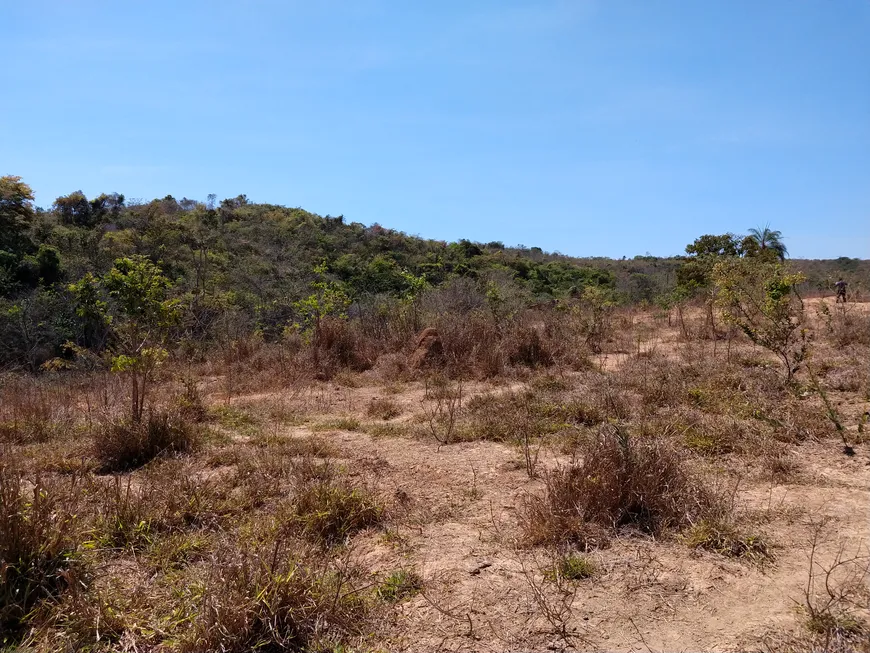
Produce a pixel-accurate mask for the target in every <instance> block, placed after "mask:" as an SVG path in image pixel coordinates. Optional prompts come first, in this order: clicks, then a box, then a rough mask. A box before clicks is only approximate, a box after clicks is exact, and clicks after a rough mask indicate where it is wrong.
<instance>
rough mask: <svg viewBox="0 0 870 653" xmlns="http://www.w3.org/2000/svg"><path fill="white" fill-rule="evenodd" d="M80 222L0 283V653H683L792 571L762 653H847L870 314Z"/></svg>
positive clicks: (136, 214) (721, 243)
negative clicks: (790, 625) (789, 609)
mask: <svg viewBox="0 0 870 653" xmlns="http://www.w3.org/2000/svg"><path fill="white" fill-rule="evenodd" d="M4 183H6V184H7V185H9V184H10V183H12V182H8V181H7V182H4ZM18 183H19V182H14V183H13V186H14V187H15V188H17V189H18V191H22V188H21V187H20V186H17V185H16V184H18ZM24 190H25V191H26V189H24ZM17 197H19V200H20V201H19V203H21V202H23V203H24V204H22V207H23V208H22V210H24V211H25V213H27V202H29V201H30V200H28V199H27V193H26V192H23V194H22V193H19V194H18V195H17ZM98 199H99V198H98ZM83 200H84V198H83V196H81V197H78V196H76V197H73V196H70V197H67V198H59V201H58V204H57V206H56V207H54V208H52V209H51V210H50V211H46V212H42V213H40V214H39V216H40V217H39V218H38V221H39V225H38V228H37V226H36V225H35V224H34V225H32V227H33V228H29V227H28V228H22V229H19V230H17V231H16V234H17V235H16V238H23V239H24V241H21V242H22V243H23V244H22V247H23V249H19V250H16V253H14V254H13V256H14V257H17V258H15V260H14V261H12V262H11V263H10V262H9V261H11V259H9V260H7V259H6V258H2V256H5V255H2V256H0V267H2V268H3V270H7V271H8V270H13V273H12V276H9V275H8V274H7V272H2V273H0V295H2V299H0V365H3V372H2V374H0V600H2V601H3V602H2V604H0V629H2V635H0V642H2V644H0V648H3V647H6V648H7V649H10V650H16V649H20V650H28V651H29V650H33V651H34V652H39V651H56V650H64V651H67V650H83V651H92V652H93V653H102V652H103V651H109V650H120V649H122V648H123V649H125V650H140V651H157V650H159V651H169V652H171V651H189V652H196V651H212V650H222V651H246V650H251V649H254V650H259V649H262V650H290V651H295V650H314V651H338V650H345V651H347V650H368V649H373V650H375V649H390V650H392V649H397V648H402V647H404V648H407V647H408V646H409V645H411V646H412V647H413V645H417V642H419V645H420V646H422V647H428V648H433V649H434V648H439V647H443V648H456V649H459V648H468V647H469V646H470V647H472V648H481V649H483V648H486V649H488V650H489V649H492V650H501V649H507V648H511V649H514V648H516V649H526V648H528V649H530V650H532V649H534V650H539V649H540V650H543V649H545V648H547V647H553V648H558V647H567V646H573V647H580V646H581V645H582V646H587V647H588V648H590V649H593V648H608V647H609V646H610V645H612V646H613V647H615V648H626V649H628V648H639V647H641V646H645V647H646V648H647V649H648V650H656V649H657V648H667V646H665V645H661V646H659V645H660V644H661V642H660V641H659V640H655V641H653V639H650V640H649V641H646V638H654V637H655V633H656V625H657V623H658V622H657V619H658V618H659V615H661V614H664V612H663V611H662V610H664V608H665V605H666V606H667V609H666V612H667V613H668V615H672V616H673V618H674V619H677V620H680V623H685V624H686V629H685V630H686V633H688V634H687V635H686V636H685V637H686V639H684V640H681V642H689V641H690V642H692V643H693V644H692V645H691V646H690V645H688V644H687V645H685V646H684V648H687V649H688V648H699V647H700V648H704V647H705V646H709V645H710V642H711V641H713V640H712V639H707V640H702V639H700V635H698V637H699V638H697V639H692V637H695V631H697V632H698V633H701V632H703V633H706V634H707V635H709V632H708V631H709V629H708V630H705V628H707V624H706V623H705V622H704V621H703V615H704V614H705V613H706V611H707V609H708V608H711V607H715V610H716V613H717V615H723V614H728V611H729V610H731V609H732V608H733V607H734V606H735V605H743V604H744V603H745V597H746V587H747V583H750V584H751V585H752V584H754V583H756V582H757V583H763V584H764V585H765V587H767V585H768V584H770V585H771V595H770V596H773V590H774V589H775V590H777V591H778V590H779V589H781V588H782V587H784V585H783V583H784V581H783V580H782V578H781V576H782V573H781V572H783V571H785V570H789V569H791V568H793V567H794V566H795V564H796V560H798V559H799V558H800V556H802V555H804V554H805V553H806V552H807V549H808V547H809V549H810V550H811V551H815V552H816V553H814V554H813V555H814V556H815V557H814V561H815V562H816V563H818V562H821V561H824V564H823V565H821V564H814V566H813V569H814V571H813V572H812V573H813V578H812V579H811V582H810V584H809V585H808V589H807V591H806V592H805V596H804V597H791V598H795V599H796V600H797V601H798V602H799V603H800V606H801V608H800V610H801V612H800V615H801V618H800V624H799V625H800V630H799V631H798V632H797V633H796V634H794V636H793V637H792V635H789V637H791V639H789V638H786V637H785V636H784V635H783V636H782V637H780V639H776V640H773V639H772V640H770V641H771V642H775V645H774V644H771V647H772V650H794V651H811V650H838V651H861V650H864V649H866V646H864V644H863V642H864V640H865V639H866V634H867V626H866V624H867V623H868V620H870V614H868V612H867V610H866V600H865V598H866V591H867V590H866V573H864V571H863V570H865V568H863V567H861V566H860V562H861V559H859V558H860V556H859V558H856V557H855V556H850V555H846V554H845V551H846V550H847V549H845V548H844V549H842V554H838V553H837V551H840V549H839V548H837V547H839V546H841V545H842V546H844V547H845V546H846V539H847V538H850V539H849V541H850V542H851V543H852V544H850V546H853V545H854V540H855V539H857V538H860V537H861V536H863V535H866V533H865V530H866V529H865V526H864V524H865V523H866V519H865V518H867V517H868V515H867V514H866V507H865V506H866V505H867V502H866V496H865V494H866V485H867V483H866V481H867V473H868V472H867V469H868V468H867V466H866V465H864V463H865V462H866V454H867V452H866V449H865V445H866V441H867V440H866V430H867V428H866V423H867V415H868V403H867V402H868V400H870V394H868V392H870V386H868V382H870V377H868V376H867V371H866V369H865V367H866V365H865V361H866V360H867V359H868V357H870V350H868V347H870V341H868V340H867V338H866V337H865V336H864V335H863V333H864V331H866V329H863V328H862V327H863V326H866V324H865V323H866V319H867V311H866V305H865V304H861V303H860V302H854V303H853V302H851V301H850V303H849V304H848V305H847V306H845V305H841V304H836V305H835V304H833V302H832V301H831V300H828V301H827V302H826V301H825V300H824V299H819V298H818V297H809V295H811V294H812V292H809V291H812V288H811V287H810V286H811V285H812V284H816V286H817V287H818V285H819V283H820V282H819V279H822V278H823V277H824V274H826V273H825V270H826V269H828V268H825V267H824V266H822V267H818V269H816V268H815V267H813V266H809V263H806V262H804V263H802V262H789V263H788V264H786V263H785V262H783V261H782V260H781V257H780V256H779V253H780V250H779V249H778V248H777V247H776V241H777V234H776V233H772V232H771V231H770V230H768V233H766V234H765V233H764V230H758V231H759V234H758V235H759V236H760V238H761V239H762V240H763V241H764V242H763V243H761V242H760V241H759V240H758V239H757V238H752V239H750V240H746V239H742V238H741V237H739V236H734V235H731V234H725V235H722V236H702V237H701V238H699V239H697V240H696V241H695V242H694V243H692V244H691V245H690V246H689V247H687V252H686V253H687V256H686V257H683V258H680V259H679V260H662V259H653V258H652V257H649V260H647V259H646V258H642V259H636V260H634V261H624V262H616V261H606V260H600V261H591V260H590V261H576V260H573V259H569V258H567V257H561V256H557V255H548V254H545V253H544V252H539V251H535V252H532V251H531V250H525V249H515V250H514V249H510V248H504V247H503V246H501V245H500V244H499V243H491V244H488V245H481V244H475V243H470V242H465V241H463V242H460V243H453V244H446V245H445V244H441V243H433V242H430V241H423V240H420V239H415V238H410V237H406V236H404V235H402V234H398V233H396V232H391V231H389V230H386V229H381V228H379V227H378V228H375V227H370V228H366V227H362V226H361V225H348V224H344V222H343V221H342V220H340V219H337V218H320V217H318V216H313V215H311V214H308V213H305V212H304V211H301V210H298V209H294V210H290V209H283V208H281V207H265V206H262V205H253V204H250V203H248V202H247V200H246V199H245V198H235V199H233V200H231V201H226V202H225V203H223V204H221V205H220V206H217V207H215V206H212V207H211V208H210V207H208V206H205V205H200V204H197V203H195V202H193V203H191V202H187V203H185V204H183V203H182V202H177V201H175V200H173V199H171V198H169V199H165V200H159V201H157V202H154V203H151V204H144V205H134V206H125V205H124V203H123V202H122V201H121V200H120V198H117V197H116V198H114V199H113V198H112V197H109V196H106V197H104V198H103V199H100V200H99V201H96V200H94V201H86V200H85V201H84V203H83ZM93 202H96V204H94V203H93ZM182 204H183V205H182ZM85 205H87V207H89V208H87V209H85V208H84V207H85ZM101 207H102V208H101ZM31 208H32V207H31ZM32 214H33V215H32V216H31V218H28V219H33V220H35V219H36V212H35V211H32ZM28 215H30V214H29V213H28ZM77 216H78V217H77ZM82 216H84V217H82ZM88 216H89V217H88ZM290 234H292V238H291V237H290ZM83 238H84V239H87V238H91V239H92V240H89V241H87V243H89V244H86V241H85V240H82V239H83ZM28 239H29V240H30V245H27V243H26V242H25V241H27V240H28ZM77 243H78V244H77ZM158 243H159V245H158ZM28 248H29V249H28ZM50 248H54V249H50ZM805 263H806V264H805ZM7 264H8V265H7ZM9 265H12V268H10V267H9ZM819 265H820V266H821V265H822V264H819ZM844 265H846V263H844ZM3 266H6V267H3ZM19 266H23V267H22V268H21V269H22V270H24V269H26V270H30V271H31V272H33V273H34V274H36V273H37V271H38V274H39V275H41V276H39V277H38V278H31V277H29V276H27V275H24V273H23V272H22V273H19V272H17V270H18V269H19ZM808 266H809V267H808ZM848 266H850V267H849V268H848V270H849V274H853V275H855V280H854V285H855V287H857V286H859V285H860V283H861V282H860V280H859V279H858V277H860V274H862V272H861V270H863V269H864V267H863V262H857V263H854V262H852V261H848ZM800 267H803V269H804V270H805V272H806V275H807V277H808V278H809V279H811V281H810V282H803V281H801V280H800V278H799V277H798V276H796V268H800ZM845 269H846V268H844V270H845ZM4 275H6V276H4ZM88 275H90V276H88ZM254 279H255V280H256V283H255V282H254V281H253V280H254ZM850 279H852V277H850ZM10 280H12V281H10ZM850 283H853V281H850ZM4 284H5V285H4ZM70 284H72V285H74V286H75V289H73V290H71V289H70ZM851 287H852V286H850V288H851ZM143 293H144V295H145V297H144V299H143V302H144V303H143V304H142V305H140V304H139V303H137V296H138V295H139V294H143ZM797 293H800V297H803V298H804V299H801V298H800V297H799V296H798V294H797ZM74 297H75V298H76V302H77V303H74V302H73V301H72V300H73V298H74ZM146 300H147V301H146ZM802 301H803V303H804V306H803V307H802V306H801V302H802ZM747 302H748V303H747ZM757 302H760V304H758V305H756V303H757ZM651 306H653V307H651ZM76 307H77V308H78V313H76V312H75V310H76ZM744 309H746V310H744ZM421 333H422V334H425V337H424V338H422V341H425V342H426V343H428V344H427V345H426V346H427V347H428V346H431V349H432V351H431V352H430V351H429V350H426V351H422V352H420V351H417V349H418V345H419V344H420V342H421V338H419V337H418V336H419V335H420V334H421ZM137 341H138V342H139V343H140V344H141V347H139V346H138V345H136V342H137ZM435 342H437V343H438V344H437V346H436V345H434V344H433V343H435ZM146 350H149V351H146ZM430 354H431V355H430ZM122 357H126V358H122ZM113 361H114V362H113ZM113 365H114V368H115V372H114V373H113V372H112V367H113ZM786 368H788V369H786ZM780 370H783V371H784V372H785V373H780ZM840 444H847V445H848V447H849V448H850V451H851V453H852V454H853V455H852V456H851V457H848V458H846V457H844V456H842V453H841V451H842V449H841V448H840ZM723 488H727V491H725V490H723ZM812 511H822V512H825V513H828V514H830V515H831V517H830V521H827V522H824V524H823V525H821V526H812V525H811V523H810V520H809V519H807V515H811V512H812ZM862 520H863V521H862ZM862 529H864V530H862ZM834 533H837V534H839V536H840V537H842V538H843V542H842V543H836V544H831V545H825V546H830V547H833V549H831V548H824V547H822V546H821V545H820V544H812V543H811V544H810V545H807V542H812V541H816V540H818V542H821V541H822V539H823V538H822V535H833V534H834ZM813 538H815V540H813ZM823 549H824V551H823ZM832 551H833V553H832ZM862 551H863V550H862ZM774 553H775V555H774ZM838 555H839V557H837V556H838ZM862 555H863V553H862ZM831 561H833V562H831ZM747 563H752V564H747ZM714 568H715V570H714ZM847 569H848V570H851V571H850V572H849V574H845V575H844V571H845V570H847ZM862 573H863V574H864V576H862ZM761 574H765V576H764V578H761V576H760V575H761ZM424 575H425V582H424ZM790 577H791V576H790ZM698 579H704V581H703V582H700V583H699V582H696V581H697V580H698ZM862 582H863V585H862ZM690 583H691V589H690V588H689V585H690ZM752 586H753V587H754V585H752ZM711 588H712V589H711ZM587 590H589V591H588V592H587ZM689 592H691V596H692V599H691V601H687V600H684V597H686V596H688V595H689ZM768 598H769V597H768ZM769 600H770V602H772V604H775V607H774V608H773V609H775V610H779V611H781V608H782V604H781V602H780V603H777V599H774V598H770V599H769ZM787 600H788V599H783V601H787ZM620 601H626V602H631V603H632V613H633V616H632V618H631V619H629V620H628V621H626V619H624V618H623V612H625V611H624V610H621V609H615V608H614V609H612V610H611V609H610V607H611V606H617V604H618V602H620ZM600 606H604V607H600ZM767 609H768V608H766V607H765V606H764V605H759V607H758V613H759V615H765V614H767V613H766V612H765V610H767ZM668 618H672V617H671V616H669V617H668ZM729 623H730V622H729ZM742 623H743V622H742V621H741V624H742ZM796 625H797V623H796ZM741 627H743V626H741ZM745 627H746V629H751V628H754V626H753V625H752V624H751V623H748V624H747V625H746V626H745ZM717 628H718V626H717ZM436 631H437V633H436ZM614 633H623V635H615V634H614ZM624 633H629V635H624ZM632 633H634V635H636V638H637V641H634V640H633V639H630V638H631V637H634V635H632ZM604 634H608V635H609V636H612V637H614V639H611V640H610V641H609V642H605V641H604V640H603V635H604ZM739 634H740V635H741V636H743V635H747V637H748V636H750V635H751V636H755V635H756V634H757V633H756V632H755V630H753V631H752V632H751V633H749V632H747V633H739ZM728 635H730V634H729V633H725V634H723V633H722V632H720V630H717V631H716V637H722V638H723V639H721V640H720V639H716V642H720V641H721V642H723V646H725V645H729V646H730V642H731V639H729V638H728ZM705 636H706V635H705ZM616 637H623V639H619V640H618V641H617V640H616V639H615V638H616ZM711 637H712V636H711ZM726 640H727V641H726ZM735 641H736V634H735ZM410 642H413V643H414V644H413V645H412V644H409V643H410ZM680 645H681V646H682V643H681V644H680ZM674 646H676V644H674ZM777 646H778V647H779V648H777ZM862 646H864V649H862ZM734 648H740V647H739V646H738V645H737V644H736V643H735V644H734Z"/></svg>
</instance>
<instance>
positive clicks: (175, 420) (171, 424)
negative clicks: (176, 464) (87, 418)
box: [94, 412, 199, 472]
mask: <svg viewBox="0 0 870 653" xmlns="http://www.w3.org/2000/svg"><path fill="white" fill-rule="evenodd" d="M198 443H199V433H198V431H197V430H196V429H194V428H193V427H192V426H191V425H190V424H188V423H187V422H185V421H184V420H183V419H182V418H181V417H180V416H178V415H173V414H170V413H162V412H152V413H149V414H148V415H147V416H146V418H145V419H144V420H142V421H141V422H138V423H137V422H130V421H125V420H122V421H117V422H114V423H112V424H110V425H108V427H107V428H104V429H101V430H99V431H97V433H96V437H95V438H94V449H95V455H96V457H97V458H98V459H99V461H100V464H101V471H103V472H122V471H128V470H131V469H136V468H137V467H141V466H142V465H144V464H145V463H147V462H150V461H151V460H153V459H154V458H156V457H157V456H160V455H166V454H174V453H185V452H189V451H193V450H194V449H195V448H196V447H197V445H198Z"/></svg>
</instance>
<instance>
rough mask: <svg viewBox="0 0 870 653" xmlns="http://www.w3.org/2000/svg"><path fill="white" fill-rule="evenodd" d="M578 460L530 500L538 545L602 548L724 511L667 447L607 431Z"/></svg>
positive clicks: (528, 522)
mask: <svg viewBox="0 0 870 653" xmlns="http://www.w3.org/2000/svg"><path fill="white" fill-rule="evenodd" d="M576 456H577V457H576V459H575V460H574V462H572V463H570V464H567V465H562V466H560V467H557V468H556V469H554V470H552V471H551V472H549V473H548V474H547V475H546V477H545V481H546V493H545V494H544V495H543V496H539V495H532V496H530V497H529V498H528V500H527V502H526V505H525V510H524V514H523V524H522V525H523V529H524V532H525V537H526V541H527V542H528V543H530V544H556V545H559V544H573V545H577V546H580V547H581V548H592V547H596V546H601V545H602V544H605V543H606V541H607V537H608V535H607V534H608V533H610V532H613V531H614V530H616V529H619V528H623V527H630V528H633V529H637V530H639V531H641V532H643V533H649V534H654V535H660V534H662V533H664V532H665V531H668V530H671V529H679V528H683V527H685V526H688V525H691V524H693V523H696V522H698V521H700V520H702V519H704V518H705V517H709V516H711V515H719V514H721V512H722V511H723V510H724V504H723V502H722V500H721V498H720V497H718V496H716V495H715V494H714V493H712V492H711V491H710V490H709V489H708V487H707V486H706V485H705V484H704V483H703V481H702V480H701V479H699V478H696V477H695V476H693V475H692V474H691V473H690V472H689V471H688V469H687V468H686V464H685V461H684V460H683V459H682V458H681V457H680V455H679V453H678V452H677V451H676V450H675V449H673V448H672V447H670V446H669V445H668V444H667V443H666V442H663V441H661V440H657V439H651V438H643V439H639V438H632V437H630V436H629V435H628V433H627V432H626V431H625V430H623V429H620V428H618V427H606V428H602V429H601V431H600V432H599V434H598V435H597V436H596V437H594V438H592V439H590V440H587V441H586V442H584V443H582V444H581V445H580V450H579V451H577V452H576Z"/></svg>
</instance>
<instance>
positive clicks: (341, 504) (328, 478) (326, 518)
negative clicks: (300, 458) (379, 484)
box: [287, 465, 384, 547]
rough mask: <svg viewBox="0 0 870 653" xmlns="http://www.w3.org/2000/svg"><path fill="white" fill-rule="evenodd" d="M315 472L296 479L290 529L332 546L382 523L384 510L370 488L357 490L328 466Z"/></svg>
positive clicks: (318, 542)
mask: <svg viewBox="0 0 870 653" xmlns="http://www.w3.org/2000/svg"><path fill="white" fill-rule="evenodd" d="M314 472H315V474H312V475H310V476H299V477H297V479H296V486H297V487H296V494H295V496H294V497H293V501H292V505H291V507H290V509H289V514H288V515H287V524H288V526H289V527H290V528H291V530H294V531H298V532H300V533H301V534H302V536H303V537H306V538H307V539H309V540H311V541H313V542H315V543H317V544H320V545H322V546H327V547H332V546H336V545H340V544H343V543H344V542H346V541H347V538H348V537H349V536H350V535H352V534H353V533H355V532H357V531H360V530H363V529H365V528H368V527H370V526H375V525H377V524H379V523H380V522H381V521H382V519H383V517H384V507H383V506H382V505H381V503H380V502H379V501H378V499H377V498H376V497H375V496H374V495H373V494H372V493H371V492H369V491H368V490H367V489H365V488H362V487H354V486H353V485H351V484H350V482H349V481H348V480H347V479H346V478H345V477H344V476H342V475H341V474H339V473H337V472H336V471H334V470H333V469H332V468H331V467H329V466H327V465H323V466H321V467H320V468H316V467H315V468H314Z"/></svg>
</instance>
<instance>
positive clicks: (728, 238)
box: [686, 234, 740, 256]
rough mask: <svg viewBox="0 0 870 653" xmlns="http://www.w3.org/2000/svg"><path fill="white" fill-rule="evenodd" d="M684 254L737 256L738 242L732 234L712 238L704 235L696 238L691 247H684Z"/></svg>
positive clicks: (738, 252) (738, 251)
mask: <svg viewBox="0 0 870 653" xmlns="http://www.w3.org/2000/svg"><path fill="white" fill-rule="evenodd" d="M686 254H689V255H690V256H738V255H739V254H740V241H739V240H738V239H737V236H735V235H734V234H722V235H720V236H713V235H710V234H706V235H704V236H701V237H700V238H696V239H695V242H693V243H692V244H691V245H686Z"/></svg>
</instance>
